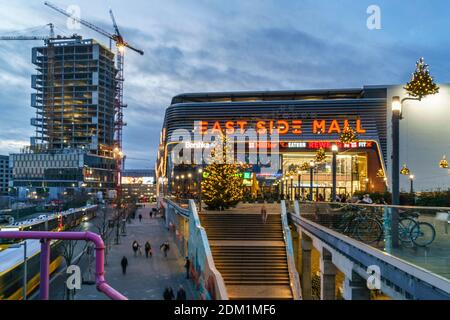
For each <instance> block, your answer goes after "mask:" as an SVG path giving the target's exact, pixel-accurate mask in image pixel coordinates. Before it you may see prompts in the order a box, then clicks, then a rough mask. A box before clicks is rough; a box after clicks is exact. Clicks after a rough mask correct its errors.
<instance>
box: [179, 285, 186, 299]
mask: <svg viewBox="0 0 450 320" xmlns="http://www.w3.org/2000/svg"><path fill="white" fill-rule="evenodd" d="M177 300H186V291H185V290H184V288H183V286H182V285H181V284H180V287H179V288H178V292H177Z"/></svg>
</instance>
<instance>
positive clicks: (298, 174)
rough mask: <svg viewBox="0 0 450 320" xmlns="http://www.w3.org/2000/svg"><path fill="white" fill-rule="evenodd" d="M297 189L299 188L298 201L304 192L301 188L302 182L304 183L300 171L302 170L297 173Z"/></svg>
mask: <svg viewBox="0 0 450 320" xmlns="http://www.w3.org/2000/svg"><path fill="white" fill-rule="evenodd" d="M297 179H298V180H297V188H298V200H300V198H301V192H302V189H301V186H300V184H301V182H302V172H301V171H300V170H298V171H297Z"/></svg>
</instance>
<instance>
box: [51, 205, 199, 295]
mask: <svg viewBox="0 0 450 320" xmlns="http://www.w3.org/2000/svg"><path fill="white" fill-rule="evenodd" d="M149 211H150V207H147V208H141V209H138V212H137V213H136V219H135V220H132V222H131V224H127V235H126V236H122V237H121V243H120V244H119V245H114V244H113V245H112V249H111V252H110V253H109V255H108V257H107V260H108V264H107V265H106V267H105V272H106V274H105V277H106V280H107V282H108V283H109V284H110V285H111V286H112V287H113V288H115V289H116V290H118V291H119V292H121V293H122V294H124V295H125V296H127V297H128V298H129V299H133V300H162V299H163V296H162V294H163V291H164V289H165V287H166V286H167V285H169V286H171V287H172V289H173V291H174V294H175V295H176V292H177V290H178V287H179V285H180V284H181V285H183V287H184V289H185V290H186V293H187V298H188V299H195V298H196V295H195V291H194V287H193V284H192V282H190V281H189V280H187V279H186V271H185V268H184V257H182V256H181V253H180V251H179V250H178V248H177V246H176V244H175V243H174V242H173V237H172V235H170V234H169V232H168V230H167V228H166V227H165V225H164V220H163V219H161V218H150V217H149ZM139 213H140V214H142V216H143V219H142V222H139V219H138V216H139ZM113 238H114V236H113ZM134 240H137V241H138V242H139V244H141V245H142V254H143V255H142V256H139V255H138V256H137V257H134V253H133V251H132V247H131V245H132V242H133V241H134ZM113 241H114V240H113ZM146 241H149V242H150V244H151V246H152V251H153V257H151V258H148V259H147V258H145V252H144V244H145V242H146ZM164 241H168V242H169V244H170V251H169V253H168V257H167V258H165V257H164V254H163V253H162V252H161V251H160V249H159V247H160V245H161V244H162V243H163V242H164ZM123 256H126V257H127V259H128V268H127V274H126V275H123V274H122V268H121V265H120V261H121V259H122V257H123ZM80 265H81V267H82V269H83V270H82V273H83V274H84V270H85V268H86V263H80ZM94 265H95V263H94V262H93V263H92V269H93V268H94ZM62 278H63V277H62ZM92 278H93V277H92ZM55 282H56V281H55ZM57 282H59V281H57ZM58 289H59V290H58ZM51 290H57V291H61V285H59V286H58V287H56V288H51ZM75 299H76V300H106V299H108V298H107V297H106V296H104V295H103V294H102V293H100V292H98V291H97V290H96V288H95V285H83V286H82V288H81V290H79V291H78V292H77V294H76V296H75Z"/></svg>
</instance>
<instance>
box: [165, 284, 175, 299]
mask: <svg viewBox="0 0 450 320" xmlns="http://www.w3.org/2000/svg"><path fill="white" fill-rule="evenodd" d="M163 297H164V300H173V299H174V298H175V296H174V294H173V290H172V288H171V287H166V289H165V290H164V293H163Z"/></svg>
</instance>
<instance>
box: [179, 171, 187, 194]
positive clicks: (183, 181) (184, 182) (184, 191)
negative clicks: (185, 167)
mask: <svg viewBox="0 0 450 320" xmlns="http://www.w3.org/2000/svg"><path fill="white" fill-rule="evenodd" d="M180 178H181V183H182V185H183V188H182V189H181V193H182V194H183V197H184V196H185V195H186V181H185V180H184V174H182V175H181V177H180Z"/></svg>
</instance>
